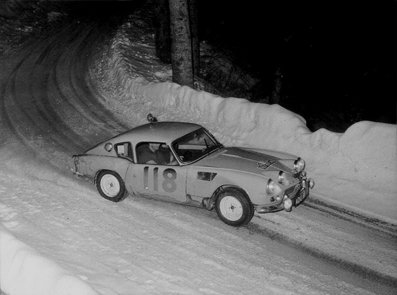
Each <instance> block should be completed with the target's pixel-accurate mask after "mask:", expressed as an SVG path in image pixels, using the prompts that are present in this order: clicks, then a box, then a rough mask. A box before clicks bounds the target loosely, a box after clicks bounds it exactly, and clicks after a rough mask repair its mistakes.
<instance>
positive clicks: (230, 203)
mask: <svg viewBox="0 0 397 295" xmlns="http://www.w3.org/2000/svg"><path fill="white" fill-rule="evenodd" d="M219 209H220V211H221V213H222V215H223V216H224V217H225V218H227V219H228V220H230V221H237V220H239V219H240V218H241V217H242V216H243V206H242V205H241V203H240V202H239V200H237V199H236V198H235V197H232V196H226V197H224V198H222V200H221V202H220V204H219Z"/></svg>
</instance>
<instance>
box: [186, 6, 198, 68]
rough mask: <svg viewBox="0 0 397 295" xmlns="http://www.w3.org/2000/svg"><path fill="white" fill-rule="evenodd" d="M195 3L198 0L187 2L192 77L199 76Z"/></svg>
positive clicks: (196, 9) (196, 7)
mask: <svg viewBox="0 0 397 295" xmlns="http://www.w3.org/2000/svg"><path fill="white" fill-rule="evenodd" d="M197 1H198V0H188V5H189V20H190V32H191V36H192V58H193V75H194V76H200V40H199V29H198V27H199V20H198V5H197V4H198V3H197Z"/></svg>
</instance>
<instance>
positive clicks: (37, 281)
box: [0, 227, 97, 295]
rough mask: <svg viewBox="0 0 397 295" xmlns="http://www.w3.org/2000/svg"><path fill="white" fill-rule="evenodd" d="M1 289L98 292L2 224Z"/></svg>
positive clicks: (13, 294) (22, 293)
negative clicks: (23, 241) (15, 235)
mask: <svg viewBox="0 0 397 295" xmlns="http://www.w3.org/2000/svg"><path fill="white" fill-rule="evenodd" d="M0 289H1V290H2V291H3V292H5V293H6V294H9V295H95V294H97V293H96V292H95V291H94V290H92V289H91V287H89V286H88V285H87V284H86V283H84V282H83V281H81V280H80V279H77V278H75V277H73V276H71V275H70V274H68V273H67V272H66V271H64V270H63V269H61V268H60V267H59V266H58V265H57V264H55V263H54V262H52V261H50V260H48V259H47V258H44V257H42V256H41V255H39V254H38V253H37V252H36V251H35V250H33V249H32V248H30V247H28V246H27V245H25V244H23V243H22V242H20V241H19V240H17V239H16V238H15V237H14V236H12V235H11V234H10V233H9V232H7V231H6V230H5V229H4V228H2V227H0Z"/></svg>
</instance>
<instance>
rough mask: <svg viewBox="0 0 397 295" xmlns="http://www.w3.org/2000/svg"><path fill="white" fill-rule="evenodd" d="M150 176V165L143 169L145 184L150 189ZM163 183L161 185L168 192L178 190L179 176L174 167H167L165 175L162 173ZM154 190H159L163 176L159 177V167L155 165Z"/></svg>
mask: <svg viewBox="0 0 397 295" xmlns="http://www.w3.org/2000/svg"><path fill="white" fill-rule="evenodd" d="M149 178H151V176H149V167H148V166H146V167H145V168H144V169H143V185H144V188H145V189H149V186H151V185H149ZM162 178H163V179H162V184H161V187H162V189H163V190H164V191H165V192H167V193H173V192H175V191H176V189H177V182H176V178H177V173H176V171H175V170H174V169H171V168H167V169H165V170H164V171H163V175H162ZM152 179H153V183H152V184H153V188H152V189H153V190H154V191H158V189H159V182H160V181H161V178H160V179H159V168H158V167H155V168H154V169H153V178H152Z"/></svg>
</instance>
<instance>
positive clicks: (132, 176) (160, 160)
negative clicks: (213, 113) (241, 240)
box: [73, 117, 314, 226]
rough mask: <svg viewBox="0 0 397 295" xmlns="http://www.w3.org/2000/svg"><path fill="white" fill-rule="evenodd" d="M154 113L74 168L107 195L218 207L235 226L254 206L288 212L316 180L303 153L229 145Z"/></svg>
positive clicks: (79, 158)
mask: <svg viewBox="0 0 397 295" xmlns="http://www.w3.org/2000/svg"><path fill="white" fill-rule="evenodd" d="M149 118H151V120H150V122H149V123H147V124H144V125H141V126H138V127H136V128H133V129H131V130H129V131H127V132H125V133H122V134H119V135H117V136H115V137H113V138H110V139H108V140H105V141H103V142H101V143H99V144H97V145H96V146H94V147H92V148H90V149H89V150H87V151H86V152H84V153H82V154H79V155H74V156H73V158H74V168H73V169H74V171H73V172H74V173H75V174H76V175H79V176H85V177H86V178H88V179H90V180H92V181H93V182H94V183H95V185H96V188H97V189H98V192H99V194H100V195H101V196H102V197H104V198H105V199H107V200H110V201H113V202H119V201H121V200H122V199H123V198H125V197H126V196H127V195H129V194H131V195H141V196H150V197H152V198H153V197H155V198H160V199H162V200H168V201H173V202H177V203H183V204H187V205H197V206H200V207H203V208H206V209H208V210H212V209H214V208H215V210H216V213H217V215H218V216H219V218H220V219H221V220H222V221H223V222H225V223H226V224H229V225H232V226H241V225H245V224H247V223H249V222H250V221H251V219H252V218H253V216H254V214H255V212H257V213H259V214H261V213H268V212H276V211H280V210H286V211H291V209H292V208H293V207H296V206H298V205H299V204H300V203H302V202H303V201H304V200H305V198H306V197H307V196H308V194H309V190H310V189H311V188H313V186H314V181H313V180H312V179H309V178H307V176H306V172H305V162H304V160H303V159H301V158H299V157H294V156H291V155H289V154H284V153H280V152H275V151H269V150H258V149H249V148H241V147H225V146H223V145H222V144H221V143H219V142H218V141H217V140H216V138H215V137H214V136H213V135H212V134H211V133H210V132H209V131H208V130H207V129H205V128H204V127H202V126H200V125H198V124H193V123H186V122H157V120H153V117H149Z"/></svg>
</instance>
